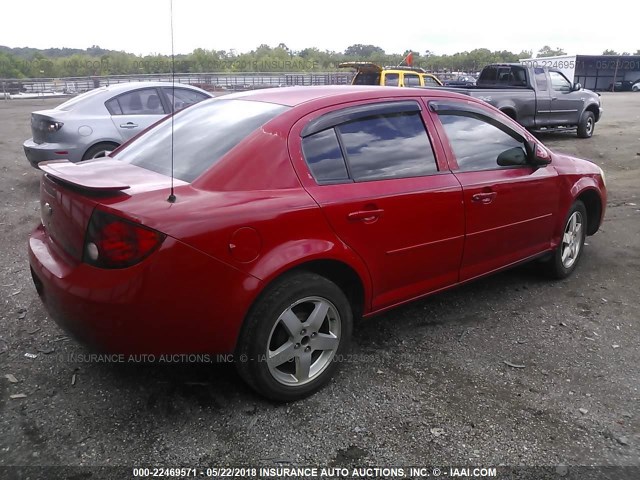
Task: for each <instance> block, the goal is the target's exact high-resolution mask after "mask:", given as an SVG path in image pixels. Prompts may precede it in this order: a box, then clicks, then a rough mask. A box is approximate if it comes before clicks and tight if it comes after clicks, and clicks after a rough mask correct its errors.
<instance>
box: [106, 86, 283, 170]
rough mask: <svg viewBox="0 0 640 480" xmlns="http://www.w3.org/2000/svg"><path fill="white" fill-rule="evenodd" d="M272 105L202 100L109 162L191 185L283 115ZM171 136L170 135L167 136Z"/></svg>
mask: <svg viewBox="0 0 640 480" xmlns="http://www.w3.org/2000/svg"><path fill="white" fill-rule="evenodd" d="M288 108H289V107H285V106H282V105H276V104H273V103H264V102H255V101H247V100H218V99H212V100H205V101H204V102H201V103H198V104H197V105H193V106H191V107H189V108H187V109H185V110H182V111H180V112H178V113H177V114H176V115H175V116H174V117H173V118H174V121H173V129H172V122H171V117H167V119H166V120H165V121H163V122H162V123H160V124H158V125H157V126H155V127H154V128H152V129H151V130H149V131H148V132H146V133H144V134H142V135H141V136H139V137H138V138H136V139H135V140H134V141H133V142H131V143H130V144H129V145H127V146H125V147H124V148H123V149H122V150H120V151H119V152H118V153H117V154H116V155H115V156H114V158H116V159H117V160H120V161H123V162H126V163H130V164H132V165H137V166H139V167H143V168H146V169H147V170H152V171H154V172H157V173H161V174H163V175H167V176H169V175H171V173H172V171H171V146H172V142H173V176H174V177H175V178H179V179H180V180H184V181H186V182H192V181H193V180H194V179H196V178H197V177H198V176H200V175H201V174H202V173H203V172H204V171H205V170H206V169H208V168H209V167H210V166H211V165H213V164H214V163H215V162H217V161H218V160H220V158H222V156H223V155H225V154H226V153H227V152H228V151H229V150H231V149H232V148H233V147H235V146H236V145H238V144H239V143H240V142H241V141H242V140H243V139H244V138H245V137H247V136H248V135H249V134H250V133H251V132H253V131H254V130H255V129H257V128H259V127H261V126H262V125H264V124H265V123H267V122H268V121H269V120H271V119H272V118H274V117H276V116H277V115H279V114H280V113H282V112H284V111H285V110H288ZM172 130H173V134H172Z"/></svg>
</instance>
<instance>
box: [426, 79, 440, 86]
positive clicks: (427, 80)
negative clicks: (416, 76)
mask: <svg viewBox="0 0 640 480" xmlns="http://www.w3.org/2000/svg"><path fill="white" fill-rule="evenodd" d="M424 84H425V85H426V86H429V87H434V86H438V85H439V84H438V82H436V81H435V80H434V79H433V77H424Z"/></svg>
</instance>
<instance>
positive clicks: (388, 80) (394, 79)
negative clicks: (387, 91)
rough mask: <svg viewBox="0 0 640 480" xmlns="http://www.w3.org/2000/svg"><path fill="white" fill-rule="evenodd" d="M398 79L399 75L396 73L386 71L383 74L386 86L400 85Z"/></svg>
mask: <svg viewBox="0 0 640 480" xmlns="http://www.w3.org/2000/svg"><path fill="white" fill-rule="evenodd" d="M399 81H400V75H398V74H397V73H387V74H385V76H384V84H385V86H387V87H397V86H398V85H400V84H399V83H398V82H399Z"/></svg>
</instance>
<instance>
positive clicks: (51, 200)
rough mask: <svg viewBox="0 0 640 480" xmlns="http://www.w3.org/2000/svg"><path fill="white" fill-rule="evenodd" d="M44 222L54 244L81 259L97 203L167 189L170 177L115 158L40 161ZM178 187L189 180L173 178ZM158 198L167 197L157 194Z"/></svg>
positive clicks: (111, 201) (110, 201)
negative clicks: (78, 161)
mask: <svg viewBox="0 0 640 480" xmlns="http://www.w3.org/2000/svg"><path fill="white" fill-rule="evenodd" d="M39 166H40V168H41V170H42V171H43V172H44V175H43V176H42V180H41V183H40V208H41V220H42V225H43V226H44V227H45V230H46V233H47V235H48V237H49V241H50V242H51V244H52V245H53V246H54V247H55V248H56V249H59V251H63V252H64V253H66V254H67V255H69V256H71V257H72V258H73V259H74V260H76V261H81V260H82V254H83V248H84V238H85V233H86V230H87V225H88V224H89V219H90V218H91V215H92V213H93V210H94V208H95V207H96V205H98V204H114V203H119V202H122V201H127V200H128V199H131V198H132V197H133V196H135V195H137V194H141V193H144V192H152V191H162V195H164V192H167V193H166V195H168V191H169V188H170V186H171V178H170V177H167V176H165V175H162V174H159V173H156V172H152V171H150V170H146V169H144V168H141V167H137V166H135V165H131V164H127V163H123V162H120V161H118V160H114V159H112V158H109V157H107V158H101V159H96V160H89V161H85V162H80V163H71V162H69V161H68V160H55V161H51V162H42V163H40V165H39ZM174 185H175V186H176V187H178V186H182V185H186V182H183V181H181V180H177V179H175V180H174ZM158 198H164V197H160V196H158Z"/></svg>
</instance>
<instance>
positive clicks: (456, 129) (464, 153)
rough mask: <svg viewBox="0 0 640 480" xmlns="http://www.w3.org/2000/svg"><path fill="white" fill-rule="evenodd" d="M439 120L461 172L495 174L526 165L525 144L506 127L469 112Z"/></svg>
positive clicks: (448, 114) (441, 115) (445, 114)
mask: <svg viewBox="0 0 640 480" xmlns="http://www.w3.org/2000/svg"><path fill="white" fill-rule="evenodd" d="M438 117H439V118H440V121H441V122H442V126H443V128H444V131H445V133H446V135H447V137H448V139H449V144H450V145H451V149H452V150H453V153H454V155H455V156H456V160H457V162H458V171H461V172H469V171H476V170H494V169H497V168H503V167H505V166H514V164H517V163H519V164H520V165H522V166H524V165H526V163H527V153H526V152H527V150H526V147H525V145H524V142H523V141H522V140H521V139H519V138H516V135H517V134H515V133H514V134H512V133H511V131H510V130H509V129H508V128H507V127H506V126H503V125H501V124H498V123H497V122H490V121H488V120H487V119H486V118H484V117H482V116H480V115H476V114H473V113H467V112H456V113H443V114H439V115H438ZM497 125H499V126H497ZM499 127H500V128H499Z"/></svg>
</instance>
